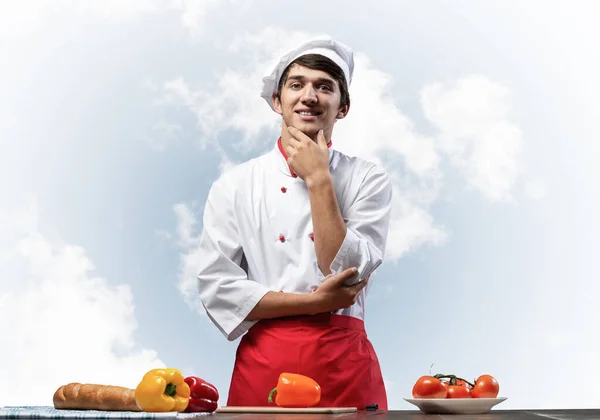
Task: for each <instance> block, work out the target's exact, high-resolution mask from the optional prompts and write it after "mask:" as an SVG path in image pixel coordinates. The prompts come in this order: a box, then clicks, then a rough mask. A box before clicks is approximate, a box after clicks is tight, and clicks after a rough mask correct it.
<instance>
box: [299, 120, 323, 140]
mask: <svg viewBox="0 0 600 420" xmlns="http://www.w3.org/2000/svg"><path fill="white" fill-rule="evenodd" d="M295 127H296V128H297V129H298V130H300V131H302V132H303V133H304V134H306V135H307V136H308V137H310V138H311V139H313V140H316V139H317V135H318V134H319V130H320V129H321V128H322V127H319V126H316V125H315V124H306V123H304V124H302V123H300V124H297V125H296V126H295Z"/></svg>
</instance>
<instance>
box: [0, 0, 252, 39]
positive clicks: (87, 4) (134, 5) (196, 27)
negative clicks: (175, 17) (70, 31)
mask: <svg viewBox="0 0 600 420" xmlns="http://www.w3.org/2000/svg"><path fill="white" fill-rule="evenodd" d="M249 1H250V0H228V1H220V0H127V1H123V0H87V1H75V2H73V1H68V0H20V1H14V2H2V3H0V39H2V38H14V37H20V36H25V35H29V34H31V33H34V32H35V31H36V29H37V28H38V26H39V24H40V23H41V22H42V21H43V20H44V19H46V18H52V19H56V18H58V19H63V20H68V19H71V18H72V16H70V15H71V14H75V15H76V16H79V17H97V18H100V19H108V20H123V19H130V18H133V17H136V16H139V15H143V14H159V13H164V12H178V13H180V19H181V24H182V25H183V26H184V27H185V28H187V29H189V30H190V34H191V35H194V36H195V35H198V34H200V33H201V32H202V28H203V24H204V23H205V19H206V14H207V13H208V12H209V11H210V10H211V8H213V7H216V6H217V5H219V4H224V3H229V4H233V5H235V6H236V7H240V5H244V4H247V3H248V2H249Z"/></svg>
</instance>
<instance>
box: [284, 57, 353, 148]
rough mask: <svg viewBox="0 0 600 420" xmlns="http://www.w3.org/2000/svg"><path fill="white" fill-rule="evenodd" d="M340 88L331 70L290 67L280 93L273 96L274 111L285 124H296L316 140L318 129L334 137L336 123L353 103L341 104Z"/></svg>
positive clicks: (327, 136)
mask: <svg viewBox="0 0 600 420" xmlns="http://www.w3.org/2000/svg"><path fill="white" fill-rule="evenodd" d="M340 103H341V91H340V87H339V85H338V82H337V81H336V80H335V79H334V78H333V77H331V75H329V74H328V73H326V72H324V71H321V70H313V69H310V68H308V67H304V66H301V65H299V64H293V65H292V67H291V68H290V69H289V72H288V75H287V79H286V81H285V83H284V84H283V86H282V87H281V91H280V95H279V97H277V96H276V95H274V96H273V105H274V108H275V111H276V112H277V113H278V114H280V115H281V116H282V118H283V124H284V127H283V128H284V130H285V128H286V127H290V126H292V127H295V128H297V129H298V130H300V131H302V132H303V133H304V134H306V135H307V136H309V137H311V138H312V139H313V140H316V138H317V134H318V132H319V130H321V129H323V131H324V134H325V137H326V138H327V139H330V138H331V132H332V130H333V125H334V124H335V122H336V121H337V120H338V119H341V118H344V117H345V116H346V114H347V113H348V110H349V108H350V105H346V106H344V107H340Z"/></svg>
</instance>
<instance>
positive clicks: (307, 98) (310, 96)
mask: <svg viewBox="0 0 600 420" xmlns="http://www.w3.org/2000/svg"><path fill="white" fill-rule="evenodd" d="M302 100H303V101H304V102H316V101H317V92H315V89H314V88H313V87H312V85H310V84H307V85H306V86H305V87H304V91H303V92H302Z"/></svg>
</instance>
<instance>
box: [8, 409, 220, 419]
mask: <svg viewBox="0 0 600 420" xmlns="http://www.w3.org/2000/svg"><path fill="white" fill-rule="evenodd" d="M209 414H210V413H177V412H174V411H173V412H168V413H146V412H136V411H96V410H57V409H55V408H54V407H51V406H6V407H2V408H0V419H174V420H179V419H191V418H194V417H201V416H206V415H209Z"/></svg>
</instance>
